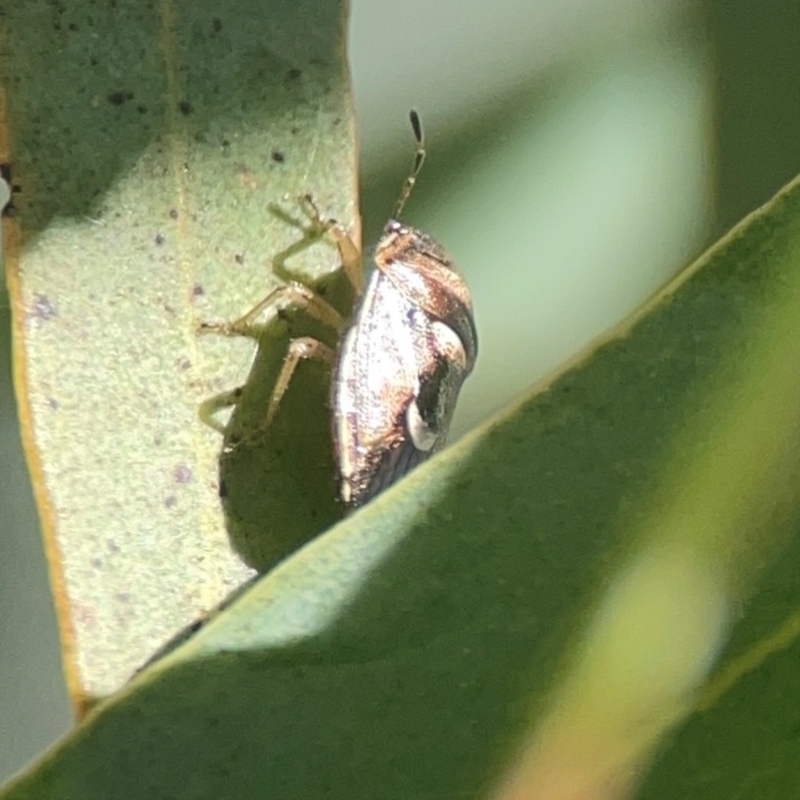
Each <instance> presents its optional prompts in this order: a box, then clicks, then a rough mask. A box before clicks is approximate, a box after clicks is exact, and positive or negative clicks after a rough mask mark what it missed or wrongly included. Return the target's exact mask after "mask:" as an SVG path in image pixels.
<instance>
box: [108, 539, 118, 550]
mask: <svg viewBox="0 0 800 800" xmlns="http://www.w3.org/2000/svg"><path fill="white" fill-rule="evenodd" d="M106 547H107V548H108V552H109V553H119V552H120V547H119V545H118V544H117V543H116V542H115V541H114V540H113V539H108V541H106Z"/></svg>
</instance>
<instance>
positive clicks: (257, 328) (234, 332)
mask: <svg viewBox="0 0 800 800" xmlns="http://www.w3.org/2000/svg"><path fill="white" fill-rule="evenodd" d="M287 307H294V308H299V309H302V310H303V311H304V312H305V313H307V314H308V315H309V316H311V317H313V318H314V319H317V320H319V321H320V322H322V323H323V324H324V325H330V327H331V328H334V329H335V330H341V328H342V327H343V325H344V319H343V318H342V315H341V314H340V313H339V312H338V311H337V310H336V309H335V308H334V307H333V306H332V305H331V304H330V303H328V302H326V301H325V300H323V299H322V298H321V297H320V296H319V295H318V294H315V293H314V292H313V291H311V289H309V288H308V287H307V286H303V284H302V283H296V282H292V283H287V284H284V285H283V286H279V287H278V288H277V289H274V290H273V291H271V292H270V293H269V294H268V295H267V296H266V297H265V298H264V299H263V300H261V302H259V303H257V304H256V305H255V306H253V308H251V309H250V310H249V311H248V312H247V313H246V314H244V315H243V316H241V317H239V319H236V320H233V322H218V323H213V322H211V323H206V322H204V323H202V324H201V326H200V332H201V333H209V332H213V333H221V334H223V335H225V336H249V337H251V338H253V339H257V338H258V337H259V335H260V334H261V332H262V328H263V326H262V325H260V324H259V322H258V320H259V317H261V316H263V315H265V314H267V313H268V312H271V311H274V312H276V313H279V312H280V311H281V310H283V309H284V308H287Z"/></svg>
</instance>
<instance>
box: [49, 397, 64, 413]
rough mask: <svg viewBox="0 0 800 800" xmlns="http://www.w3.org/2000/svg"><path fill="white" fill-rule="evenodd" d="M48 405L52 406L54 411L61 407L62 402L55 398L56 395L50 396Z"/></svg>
mask: <svg viewBox="0 0 800 800" xmlns="http://www.w3.org/2000/svg"><path fill="white" fill-rule="evenodd" d="M47 405H48V406H50V408H52V409H53V411H58V409H59V408H61V403H59V402H58V400H56V399H55V397H48V398H47Z"/></svg>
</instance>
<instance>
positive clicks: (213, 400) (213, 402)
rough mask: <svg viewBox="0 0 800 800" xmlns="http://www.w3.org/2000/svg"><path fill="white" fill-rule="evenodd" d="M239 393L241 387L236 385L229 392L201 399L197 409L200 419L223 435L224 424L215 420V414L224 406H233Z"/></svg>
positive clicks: (239, 395) (240, 393) (237, 400)
mask: <svg viewBox="0 0 800 800" xmlns="http://www.w3.org/2000/svg"><path fill="white" fill-rule="evenodd" d="M241 395H242V387H241V386H237V387H236V388H235V389H231V390H230V391H229V392H221V393H220V394H215V395H214V396H213V397H209V398H208V399H207V400H203V402H202V403H200V409H199V411H198V414H199V415H200V421H201V422H203V423H204V424H205V425H208V427H209V428H213V429H214V430H215V431H216V432H217V433H221V434H223V435H224V434H225V426H224V425H223V424H222V423H221V422H219V420H217V416H216V415H217V414H218V413H219V412H220V411H222V410H223V409H225V408H230V407H231V406H235V405H236V404H237V403H238V402H239V398H240V397H241Z"/></svg>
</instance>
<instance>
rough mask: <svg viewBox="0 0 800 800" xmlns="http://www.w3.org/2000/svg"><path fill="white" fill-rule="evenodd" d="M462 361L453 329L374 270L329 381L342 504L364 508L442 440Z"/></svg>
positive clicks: (461, 377) (460, 380) (464, 361)
mask: <svg viewBox="0 0 800 800" xmlns="http://www.w3.org/2000/svg"><path fill="white" fill-rule="evenodd" d="M466 364H467V357H466V354H465V352H464V346H463V343H462V342H461V339H460V338H459V336H458V335H457V334H456V333H455V331H453V330H452V328H450V327H449V326H448V325H447V324H446V322H444V321H442V320H438V319H436V318H435V317H433V316H431V315H430V314H429V313H427V312H426V311H425V310H423V309H422V308H420V307H419V306H418V305H417V304H416V303H415V302H414V300H413V298H412V297H411V296H409V294H408V293H407V292H404V291H403V290H402V288H401V287H399V286H397V285H396V283H395V282H394V281H392V280H390V279H389V278H388V277H387V275H386V274H384V273H383V272H381V271H380V270H376V271H375V272H374V273H373V275H372V277H371V279H370V282H369V284H368V286H367V289H366V291H365V293H364V295H363V297H362V302H361V304H360V306H359V307H358V309H357V311H356V313H355V315H354V318H353V322H352V324H351V327H350V328H349V330H348V331H347V333H346V334H345V336H344V338H343V340H342V344H341V346H340V350H339V357H338V363H337V367H336V373H335V376H334V381H333V397H332V407H333V410H334V414H333V417H334V419H333V428H334V431H333V435H334V443H335V447H336V454H337V461H338V467H339V475H340V480H341V495H342V499H343V500H344V502H345V503H347V504H348V505H350V506H359V505H363V504H364V503H365V502H367V501H368V500H369V499H371V498H372V497H374V496H375V495H376V494H378V493H380V492H381V491H383V490H384V489H385V488H387V487H388V486H390V485H391V484H392V483H394V482H395V481H396V480H397V479H398V478H400V477H402V476H403V475H405V474H406V473H407V472H409V471H410V470H411V469H413V468H414V467H415V466H417V465H418V464H419V463H421V462H422V461H424V460H425V459H426V458H427V457H428V456H430V455H431V454H432V453H433V452H435V451H436V450H437V449H439V448H440V447H441V446H442V445H443V444H444V441H445V438H446V435H447V428H448V427H449V423H450V418H451V417H452V413H453V409H454V407H455V401H456V398H457V396H458V392H459V390H460V388H461V384H462V383H463V381H464V378H465V377H466V375H467V374H468V369H467V368H466ZM470 367H471V364H470Z"/></svg>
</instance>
